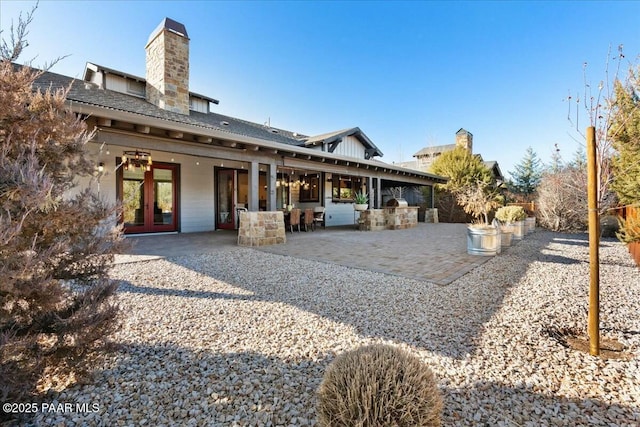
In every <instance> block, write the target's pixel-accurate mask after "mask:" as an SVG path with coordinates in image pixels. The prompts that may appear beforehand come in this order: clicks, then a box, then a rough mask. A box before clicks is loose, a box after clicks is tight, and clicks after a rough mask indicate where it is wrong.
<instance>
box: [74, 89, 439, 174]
mask: <svg viewBox="0 0 640 427" xmlns="http://www.w3.org/2000/svg"><path fill="white" fill-rule="evenodd" d="M68 102H69V105H70V107H71V110H72V111H73V112H75V113H77V114H80V115H82V116H85V117H87V118H88V121H89V122H90V123H93V124H94V125H95V126H96V128H97V130H98V132H97V134H96V137H95V141H96V142H99V143H106V144H109V145H115V146H137V147H140V148H144V149H149V150H158V151H164V152H172V153H179V154H187V155H194V156H200V157H220V156H223V157H224V158H226V159H230V160H237V161H255V159H256V157H257V156H258V155H261V156H266V157H270V158H271V159H272V163H275V164H276V165H277V166H282V167H287V168H289V167H290V168H296V169H315V170H319V171H323V172H331V173H344V174H352V175H362V176H365V175H366V176H378V177H380V178H383V179H388V180H394V181H395V180H396V178H397V180H398V181H403V182H406V183H408V184H413V185H428V184H438V183H446V182H447V178H445V177H441V176H438V175H433V174H429V173H426V172H421V171H416V170H412V169H406V168H401V167H398V166H395V165H391V164H387V163H384V162H381V161H378V160H365V159H356V158H353V157H348V156H342V155H339V154H333V153H328V152H326V151H320V150H315V149H310V148H306V147H302V146H296V145H289V144H284V143H280V142H274V141H269V140H265V139H260V138H255V137H250V136H246V135H240V134H237V133H231V132H226V131H224V130H220V129H215V128H210V127H206V126H198V125H193V124H188V123H181V122H178V121H172V120H166V119H161V118H158V117H152V116H147V115H144V114H140V113H133V112H129V111H123V110H117V109H113V108H106V107H102V106H97V105H93V104H88V103H83V102H78V101H68Z"/></svg>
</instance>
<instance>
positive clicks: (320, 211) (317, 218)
mask: <svg viewBox="0 0 640 427" xmlns="http://www.w3.org/2000/svg"><path fill="white" fill-rule="evenodd" d="M316 224H322V228H325V225H326V224H325V222H324V206H317V207H315V208H313V228H314V229H315V228H316Z"/></svg>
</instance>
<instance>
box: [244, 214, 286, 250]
mask: <svg viewBox="0 0 640 427" xmlns="http://www.w3.org/2000/svg"><path fill="white" fill-rule="evenodd" d="M286 242H287V236H286V232H285V229H284V214H283V213H282V212H280V211H275V212H273V211H267V212H240V228H239V229H238V245H240V246H266V245H276V244H279V243H286Z"/></svg>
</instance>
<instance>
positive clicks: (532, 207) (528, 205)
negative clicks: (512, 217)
mask: <svg viewBox="0 0 640 427" xmlns="http://www.w3.org/2000/svg"><path fill="white" fill-rule="evenodd" d="M507 206H522V208H523V209H524V210H525V212H526V213H527V215H535V214H536V203H535V202H523V203H507Z"/></svg>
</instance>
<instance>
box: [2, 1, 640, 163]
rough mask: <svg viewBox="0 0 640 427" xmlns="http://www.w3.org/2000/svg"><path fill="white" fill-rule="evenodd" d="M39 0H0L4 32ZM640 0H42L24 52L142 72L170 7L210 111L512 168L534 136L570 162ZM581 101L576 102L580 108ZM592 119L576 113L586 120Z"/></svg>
mask: <svg viewBox="0 0 640 427" xmlns="http://www.w3.org/2000/svg"><path fill="white" fill-rule="evenodd" d="M34 4H35V2H33V1H28V2H23V1H12V0H0V28H1V29H2V30H3V33H2V36H3V37H5V38H6V36H7V35H8V30H9V26H10V24H11V20H12V19H13V20H14V21H16V20H17V16H18V14H19V12H20V11H23V12H26V11H28V10H29V9H30V8H31V7H32V6H33V5H34ZM639 16H640V2H633V1H630V2H596V1H589V2H579V1H571V2H551V1H549V2H528V1H518V2H484V1H476V2H415V1H412V2H365V1H358V2H275V1H265V2H258V1H255V2H214V1H198V2H197V1H46V0H44V1H41V2H40V4H39V7H38V10H37V11H36V14H35V18H34V21H33V23H32V25H31V26H30V34H29V36H28V40H29V42H30V46H29V48H28V49H26V50H25V52H24V54H23V57H22V58H21V60H22V61H26V60H28V59H32V58H35V61H34V64H35V65H41V64H43V63H45V62H48V61H50V60H52V59H54V58H56V57H60V56H64V55H69V56H68V57H67V58H65V59H63V60H62V61H61V62H60V63H58V64H57V65H56V66H55V67H54V68H53V70H52V71H54V72H58V73H61V74H65V75H69V76H74V77H81V76H82V73H83V70H84V65H85V63H86V62H87V61H90V62H95V63H97V64H100V65H104V66H107V67H110V68H115V69H118V70H121V71H124V72H127V73H130V74H134V75H139V76H144V74H145V69H144V46H145V43H146V41H147V38H148V36H149V34H150V33H151V32H152V31H153V29H154V28H155V27H156V26H157V25H158V24H159V23H160V21H161V20H162V19H163V18H164V17H170V18H172V19H174V20H177V21H179V22H181V23H183V24H184V25H185V26H186V28H187V32H188V34H189V37H190V39H191V42H190V57H191V61H190V76H191V77H190V86H191V87H190V89H191V90H192V91H194V92H197V93H201V94H204V95H207V96H211V97H213V98H216V99H219V100H220V101H221V102H220V105H218V106H214V110H215V111H216V112H219V113H221V114H227V115H230V116H234V117H239V118H243V119H246V120H250V121H254V122H258V123H264V122H266V121H267V120H270V121H271V125H272V126H274V127H279V128H284V129H288V130H292V131H297V132H299V133H304V134H309V135H314V134H321V133H325V132H329V131H333V130H338V129H342V128H348V127H353V126H359V127H360V128H361V129H362V130H363V131H364V132H365V133H366V134H367V136H369V138H370V139H371V140H372V141H373V142H374V143H375V144H376V145H377V146H378V147H379V148H380V149H381V150H382V152H383V153H384V157H383V158H382V159H381V160H383V161H386V162H397V161H402V160H411V158H412V157H411V156H412V155H413V154H414V153H415V152H417V151H418V150H420V149H421V148H423V147H425V146H431V145H441V144H451V143H453V142H454V138H455V133H456V131H457V130H458V129H460V128H465V129H467V130H468V131H470V132H471V133H473V135H474V152H476V153H480V154H482V156H483V158H484V159H485V160H497V161H498V162H499V163H500V166H501V168H502V171H503V173H505V174H507V172H508V171H512V170H513V169H514V168H513V166H514V164H516V163H518V162H519V161H520V160H521V159H522V157H523V156H524V153H525V150H526V148H527V147H529V146H531V147H533V149H534V150H535V151H536V153H537V154H538V156H539V157H540V158H541V159H542V160H543V161H545V162H548V161H549V158H550V155H551V153H552V151H553V148H554V144H558V146H559V148H560V150H561V151H560V153H561V155H562V156H563V158H564V159H565V160H568V159H570V158H571V157H572V155H573V153H574V152H575V151H576V150H577V149H578V145H579V143H580V136H579V134H578V133H577V132H576V131H575V123H574V125H572V124H571V123H569V121H568V120H567V115H568V111H569V104H568V102H566V98H567V95H568V94H569V92H571V93H572V94H573V95H574V97H575V95H576V93H578V92H584V80H583V64H584V63H585V62H586V63H587V64H588V66H587V74H588V81H589V82H590V83H591V84H592V86H593V87H595V86H597V84H598V82H599V81H600V80H602V79H604V77H605V71H604V70H605V64H606V62H607V61H606V60H607V52H608V50H609V47H610V46H611V47H612V48H613V52H614V53H615V52H616V48H617V46H618V45H620V44H623V45H624V52H625V54H626V59H625V62H624V63H623V68H625V69H626V68H628V63H629V62H633V63H638V61H637V58H638V55H639V54H640V26H639V25H638V17H639ZM572 111H574V112H575V106H572ZM586 125H587V123H586V121H585V120H582V121H581V123H580V128H581V130H583V129H582V128H584V126H586Z"/></svg>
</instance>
